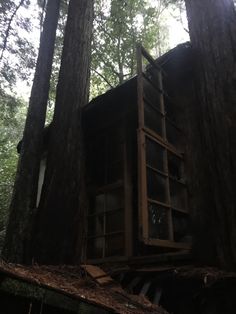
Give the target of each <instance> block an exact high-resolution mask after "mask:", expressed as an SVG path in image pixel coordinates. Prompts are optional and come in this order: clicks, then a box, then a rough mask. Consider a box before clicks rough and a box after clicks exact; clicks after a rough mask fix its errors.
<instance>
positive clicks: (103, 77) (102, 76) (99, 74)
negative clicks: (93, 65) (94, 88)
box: [91, 69, 114, 88]
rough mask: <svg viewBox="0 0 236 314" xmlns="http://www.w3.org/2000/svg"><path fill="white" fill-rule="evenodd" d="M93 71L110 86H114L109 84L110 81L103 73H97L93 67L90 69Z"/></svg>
mask: <svg viewBox="0 0 236 314" xmlns="http://www.w3.org/2000/svg"><path fill="white" fill-rule="evenodd" d="M91 70H92V71H93V72H95V73H96V74H97V75H98V76H100V77H101V78H102V79H103V80H104V81H105V82H106V83H107V84H108V85H109V86H110V87H111V88H114V86H113V85H111V83H110V82H109V81H108V80H107V79H106V78H105V76H104V75H102V74H101V73H99V72H98V71H97V70H95V69H91Z"/></svg>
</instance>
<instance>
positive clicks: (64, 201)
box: [34, 0, 93, 264]
mask: <svg viewBox="0 0 236 314" xmlns="http://www.w3.org/2000/svg"><path fill="white" fill-rule="evenodd" d="M92 21H93V1H92V0H80V1H78V0H71V1H70V4H69V9H68V19H67V25H66V30H65V39H64V48H63V53H62V62H61V69H60V74H59V83H58V87H57V96H56V105H55V114H54V119H53V124H52V130H51V136H50V143H49V152H48V160H47V168H46V174H45V184H44V187H43V191H42V197H41V200H40V204H39V214H38V218H37V226H36V238H35V241H34V249H35V250H34V257H35V259H36V260H37V261H38V262H41V263H50V264H58V263H75V262H79V261H80V255H81V248H82V242H83V240H84V226H85V211H86V202H85V197H84V184H83V182H84V166H83V144H82V142H83V139H82V128H81V110H82V107H83V106H84V105H85V104H86V103H87V101H88V91H89V68H90V51H91V34H92Z"/></svg>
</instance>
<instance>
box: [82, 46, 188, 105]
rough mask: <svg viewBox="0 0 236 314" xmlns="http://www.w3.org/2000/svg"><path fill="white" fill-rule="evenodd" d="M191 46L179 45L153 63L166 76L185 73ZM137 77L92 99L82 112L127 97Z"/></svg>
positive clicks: (134, 85) (134, 86)
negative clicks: (123, 96)
mask: <svg viewBox="0 0 236 314" xmlns="http://www.w3.org/2000/svg"><path fill="white" fill-rule="evenodd" d="M191 51H192V50H191V45H190V43H189V42H186V43H183V44H180V45H178V46H176V47H175V48H173V49H171V50H169V51H168V52H166V53H165V54H164V55H162V56H161V57H159V58H157V59H156V60H155V62H156V63H157V64H158V65H159V66H160V67H161V68H162V69H163V70H164V71H165V73H167V75H169V76H171V75H174V74H175V73H176V72H178V73H179V72H181V71H183V72H184V71H186V70H188V68H189V65H190V66H191V56H192V53H191ZM136 81H137V75H135V76H134V77H132V78H131V79H129V80H127V81H126V82H124V83H123V84H121V85H118V86H117V87H115V88H112V89H109V90H108V91H107V92H105V93H104V94H102V95H100V96H98V97H96V98H94V99H92V100H91V101H90V102H89V103H88V104H87V106H85V107H84V111H87V110H90V109H92V108H94V107H95V106H99V105H101V104H104V103H105V102H110V101H111V99H114V98H115V99H120V98H121V97H122V95H125V97H127V96H128V95H129V94H130V93H131V90H133V89H134V88H136V86H137V85H136Z"/></svg>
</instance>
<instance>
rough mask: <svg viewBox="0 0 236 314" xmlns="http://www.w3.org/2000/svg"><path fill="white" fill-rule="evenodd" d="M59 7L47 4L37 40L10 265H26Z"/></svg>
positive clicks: (10, 231)
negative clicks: (14, 263)
mask: <svg viewBox="0 0 236 314" xmlns="http://www.w3.org/2000/svg"><path fill="white" fill-rule="evenodd" d="M59 6H60V0H50V1H48V4H47V9H46V17H45V22H44V27H43V33H42V35H41V40H40V48H39V54H38V60H37V64H36V71H35V77H34V81H33V86H32V90H31V97H30V101H29V109H28V114H27V118H26V124H25V130H24V134H23V144H22V148H21V155H20V159H19V163H18V169H17V175H16V180H15V185H14V191H13V197H12V201H11V205H10V216H9V222H8V227H7V233H6V239H5V246H4V249H3V256H4V258H6V259H7V260H9V261H11V262H17V263H22V262H27V256H28V249H29V247H28V244H29V240H30V237H31V224H32V221H33V217H34V214H35V207H36V196H37V195H36V194H37V182H38V172H39V164H40V156H41V148H42V131H43V128H44V124H45V116H46V109H47V100H48V93H49V86H50V85H49V83H50V76H51V69H52V60H53V52H54V43H55V37H56V29H57V23H58V16H59Z"/></svg>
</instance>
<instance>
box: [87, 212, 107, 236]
mask: <svg viewBox="0 0 236 314" xmlns="http://www.w3.org/2000/svg"><path fill="white" fill-rule="evenodd" d="M103 233H104V217H103V215H98V216H89V217H88V236H89V237H91V236H101V235H103Z"/></svg>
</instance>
